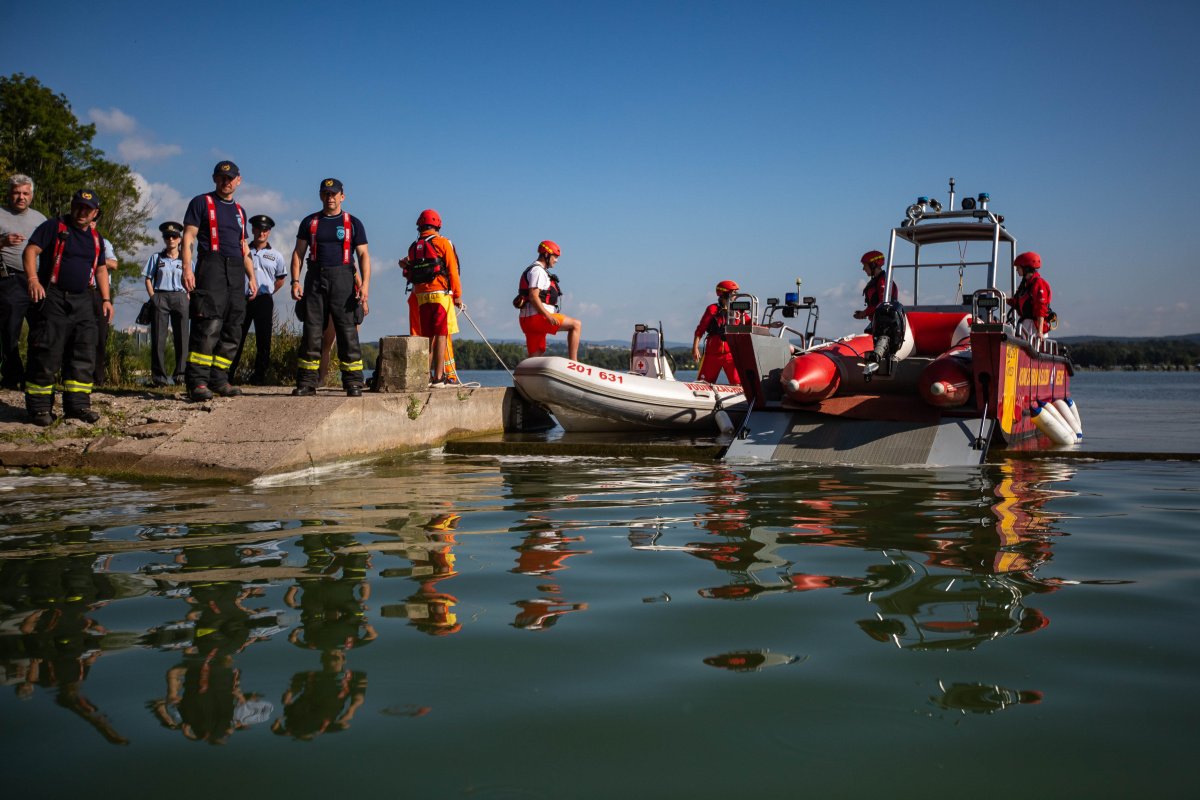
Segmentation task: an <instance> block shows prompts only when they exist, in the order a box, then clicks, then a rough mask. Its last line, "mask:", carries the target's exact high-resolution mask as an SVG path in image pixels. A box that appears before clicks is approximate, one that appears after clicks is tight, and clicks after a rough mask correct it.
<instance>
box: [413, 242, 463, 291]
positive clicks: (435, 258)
mask: <svg viewBox="0 0 1200 800" xmlns="http://www.w3.org/2000/svg"><path fill="white" fill-rule="evenodd" d="M435 238H437V234H436V233H431V234H429V235H428V236H422V237H421V238H420V239H417V240H416V241H415V242H413V243H412V244H410V245H409V246H408V266H407V267H405V268H404V279H405V280H406V281H408V282H409V283H413V284H417V283H429V282H430V281H433V280H436V279H437V278H442V277H444V278H446V280H447V281H448V280H450V268H449V267H447V266H446V259H445V258H444V257H443V256H442V254H441V253H439V252H438V251H437V248H436V247H434V246H433V240H434V239H435ZM447 241H449V240H447ZM453 246H454V245H451V247H453Z"/></svg>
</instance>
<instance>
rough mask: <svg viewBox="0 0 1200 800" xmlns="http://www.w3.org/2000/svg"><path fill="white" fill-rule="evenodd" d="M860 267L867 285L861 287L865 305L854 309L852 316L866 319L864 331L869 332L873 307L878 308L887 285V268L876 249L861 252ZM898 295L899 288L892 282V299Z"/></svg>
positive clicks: (873, 316)
mask: <svg viewBox="0 0 1200 800" xmlns="http://www.w3.org/2000/svg"><path fill="white" fill-rule="evenodd" d="M862 268H863V272H865V273H867V285H866V286H864V287H863V300H864V301H866V304H867V307H866V308H864V309H863V310H862V311H855V312H854V318H855V319H865V320H867V321H868V322H867V329H866V330H865V331H864V333H870V332H871V327H872V326H873V325H874V320H875V309H877V308H879V304H880V303H882V302H883V290H884V287H886V286H887V270H885V269H884V268H883V253H881V252H879V251H878V250H870V251H868V252H866V253H863V257H862ZM899 297H900V290H899V289H897V288H896V284H895V283H893V284H892V300H893V301H895V300H897V299H898V298H899Z"/></svg>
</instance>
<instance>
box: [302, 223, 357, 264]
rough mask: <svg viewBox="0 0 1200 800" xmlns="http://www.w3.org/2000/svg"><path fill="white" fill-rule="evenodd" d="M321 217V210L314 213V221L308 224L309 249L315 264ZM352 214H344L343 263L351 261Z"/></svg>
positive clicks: (310, 256)
mask: <svg viewBox="0 0 1200 800" xmlns="http://www.w3.org/2000/svg"><path fill="white" fill-rule="evenodd" d="M320 219H321V212H319V211H318V212H317V213H316V214H313V218H312V223H311V224H309V226H308V249H309V250H310V251H311V253H310V255H309V258H310V259H311V260H312V262H313V263H314V264H315V263H316V262H317V222H318V221H319V220H320ZM350 230H351V228H350V215H349V214H347V213H344V212H343V214H342V263H343V264H349V263H350Z"/></svg>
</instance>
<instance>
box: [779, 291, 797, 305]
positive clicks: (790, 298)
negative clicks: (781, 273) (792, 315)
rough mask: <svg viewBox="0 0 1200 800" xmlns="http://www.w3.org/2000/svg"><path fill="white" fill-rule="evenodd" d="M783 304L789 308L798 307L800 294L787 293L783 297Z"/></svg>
mask: <svg viewBox="0 0 1200 800" xmlns="http://www.w3.org/2000/svg"><path fill="white" fill-rule="evenodd" d="M783 302H784V303H786V304H787V305H789V306H798V305H800V293H799V292H788V293H787V294H785V295H784V296H783Z"/></svg>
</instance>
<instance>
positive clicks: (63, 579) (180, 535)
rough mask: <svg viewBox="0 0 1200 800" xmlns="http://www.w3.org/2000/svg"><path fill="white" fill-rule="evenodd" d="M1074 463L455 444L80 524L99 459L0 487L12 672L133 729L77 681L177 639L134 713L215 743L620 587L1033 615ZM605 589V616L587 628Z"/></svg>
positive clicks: (753, 659)
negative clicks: (629, 457)
mask: <svg viewBox="0 0 1200 800" xmlns="http://www.w3.org/2000/svg"><path fill="white" fill-rule="evenodd" d="M389 469H390V470H391V471H389ZM431 476H432V477H431ZM1073 476H1074V473H1073V471H1072V470H1071V469H1069V468H1065V467H1062V466H1054V465H1046V464H1029V463H1014V464H1006V465H1002V466H999V467H989V468H987V469H984V470H977V471H971V472H963V473H936V472H925V471H913V472H903V471H900V472H871V471H866V470H858V471H856V470H847V469H833V468H822V469H813V470H797V469H791V468H789V469H776V468H761V469H745V470H730V469H725V468H721V467H711V466H707V465H694V464H692V465H688V464H663V465H641V466H636V467H630V466H629V465H622V464H616V465H614V464H612V463H609V462H596V463H584V462H581V463H567V464H564V463H559V462H549V463H538V462H534V463H508V462H503V461H501V462H495V461H489V460H479V461H471V460H469V459H464V460H462V461H453V462H434V461H425V462H421V463H420V464H419V465H418V466H415V467H414V466H411V465H408V464H407V463H401V464H398V465H395V466H393V467H391V468H388V467H380V468H379V469H378V470H377V472H376V473H375V474H370V475H365V476H355V477H354V478H353V479H350V478H347V479H346V480H344V481H343V482H340V483H335V485H332V486H325V487H315V488H314V487H310V486H281V487H271V488H267V489H257V490H254V491H248V490H245V489H229V490H228V491H227V493H225V494H222V493H221V492H222V491H225V490H223V489H222V490H215V489H213V488H211V487H175V488H170V487H154V488H146V489H143V490H142V494H143V496H141V497H133V495H136V491H135V489H134V488H133V487H128V486H124V485H123V486H122V487H121V488H120V490H119V492H118V493H117V494H118V495H119V497H120V502H117V500H114V499H110V500H108V501H106V502H108V503H109V504H108V505H105V504H104V502H99V503H97V504H95V508H94V509H93V512H92V513H94V514H95V515H96V516H97V518H96V519H91V520H87V521H85V522H82V523H80V524H66V523H65V522H64V520H71V519H74V518H76V517H78V516H79V513H80V512H79V511H78V508H79V506H80V505H81V504H83V502H84V501H87V502H92V500H91V498H92V496H93V495H92V494H87V493H97V494H99V493H101V490H100V488H99V487H97V486H96V485H95V484H93V483H87V484H81V485H79V486H75V485H67V484H55V486H54V488H53V490H51V489H48V488H47V487H46V486H41V487H39V488H38V492H41V493H43V495H44V496H43V497H42V498H41V500H40V501H39V502H41V503H42V505H44V506H46V508H45V510H44V513H43V515H42V516H41V517H39V518H36V519H27V518H24V517H22V516H21V514H19V513H17V511H16V510H14V509H21V508H25V507H28V506H29V505H30V504H31V503H33V500H32V499H31V496H30V495H28V494H22V493H21V492H29V491H33V490H32V489H30V488H23V489H21V490H20V491H15V490H14V491H13V492H10V493H9V495H8V496H5V497H4V498H3V501H4V502H7V503H9V507H7V508H0V511H2V512H6V513H8V516H7V517H4V516H3V514H2V513H0V520H2V519H7V520H8V521H9V524H8V526H7V527H5V526H4V525H3V524H2V523H0V534H3V536H4V547H5V548H6V549H5V550H4V551H2V554H0V670H2V675H3V679H4V683H5V685H8V686H13V687H14V690H15V696H17V697H21V698H29V699H30V700H31V701H32V702H34V703H36V702H37V701H38V697H39V695H43V694H44V695H45V696H48V697H52V698H53V701H54V703H55V704H56V705H57V706H59V707H63V708H66V709H68V710H69V711H71V712H72V713H73V714H74V715H76V716H78V717H80V718H81V719H83V720H84V721H86V722H87V723H88V724H89V725H91V726H92V727H93V728H95V729H96V730H97V731H98V732H99V733H100V734H101V736H102V737H103V738H104V739H105V740H107V741H109V742H112V743H115V744H124V743H126V742H127V739H126V738H125V736H123V735H122V733H119V732H118V731H117V730H116V729H115V727H114V725H113V724H112V723H111V722H110V719H109V717H108V716H106V715H105V714H104V713H102V712H101V710H100V709H99V708H97V706H96V704H95V703H94V702H92V701H91V700H89V699H87V696H86V693H85V692H84V691H83V689H84V687H85V683H84V681H85V680H87V678H88V676H89V674H90V673H91V672H92V671H93V670H94V668H95V665H96V663H97V660H98V659H99V657H100V656H101V655H103V654H105V653H107V652H111V651H113V650H118V649H120V650H135V651H143V652H145V653H146V654H147V656H149V655H151V654H168V657H169V659H170V660H169V661H166V662H165V663H160V662H159V661H157V660H151V659H150V658H146V659H144V660H143V661H137V660H136V659H130V660H129V661H127V662H126V663H127V664H131V665H132V666H131V668H130V671H129V677H128V680H129V681H131V682H134V683H144V684H145V687H146V688H145V689H144V690H141V692H140V694H139V700H138V703H139V704H140V705H139V706H138V714H139V715H140V717H141V719H142V720H143V721H146V720H147V713H146V711H145V710H144V709H143V708H142V706H143V705H144V706H145V707H146V708H148V709H149V716H150V718H152V719H153V721H154V722H153V723H150V727H151V728H152V729H154V730H156V731H157V730H159V729H160V728H161V729H166V730H169V731H172V732H173V733H172V737H173V738H175V739H176V740H178V739H179V738H180V737H184V738H187V739H189V740H194V741H201V742H207V743H210V744H214V745H221V744H230V743H237V742H240V741H244V740H246V739H248V738H250V735H251V734H250V733H249V732H250V731H252V730H253V729H255V728H256V727H257V728H258V729H259V730H261V731H264V732H265V730H267V729H268V728H269V730H271V731H272V732H273V733H274V734H277V735H278V736H279V737H283V738H286V739H292V740H314V739H318V738H319V737H320V736H321V735H322V734H326V733H336V732H341V731H348V730H351V729H352V728H353V729H358V728H363V727H367V726H366V725H365V724H360V725H358V726H355V724H354V723H355V721H356V720H361V719H362V714H363V713H364V709H370V707H371V704H372V703H374V704H376V706H375V712H377V713H382V714H386V715H389V716H401V717H420V716H423V715H425V714H427V713H428V712H429V710H430V708H431V707H432V705H433V704H432V703H429V704H426V703H424V702H422V703H407V702H403V703H397V702H396V701H397V699H398V698H396V697H394V696H385V695H384V693H383V692H382V691H381V690H380V689H379V688H378V687H379V686H380V685H385V684H386V680H387V679H388V676H382V677H383V679H384V682H385V683H384V684H381V683H379V680H380V677H381V676H380V674H379V671H378V670H381V669H385V668H386V669H389V670H394V669H397V667H395V666H394V664H393V663H392V662H391V661H390V660H389V659H391V658H394V657H395V656H396V653H397V652H400V651H401V650H402V649H399V650H398V649H397V648H395V647H393V645H394V643H395V642H396V641H397V640H398V639H400V638H401V637H405V636H409V637H411V638H410V639H409V640H407V641H406V646H407V647H411V648H412V649H413V650H414V651H416V652H419V653H421V654H422V656H423V657H426V658H427V659H428V662H427V663H428V664H433V665H435V666H434V667H433V670H434V671H435V672H436V671H437V669H438V667H437V666H436V665H438V664H440V663H442V661H441V659H442V658H444V657H445V656H444V654H445V653H446V652H449V651H447V650H444V649H440V648H446V647H453V648H465V649H462V650H455V651H454V652H465V653H468V654H469V653H471V650H470V648H471V647H478V646H480V642H484V641H502V642H504V643H505V646H507V647H511V648H514V649H515V650H517V651H519V650H520V648H522V647H526V646H532V647H539V646H541V645H539V644H532V643H533V642H535V641H536V642H547V641H550V642H557V641H561V640H558V639H554V638H552V637H555V636H558V635H560V634H564V633H566V634H568V635H569V634H571V633H578V632H580V631H591V634H590V635H599V636H602V637H608V641H609V642H611V641H612V640H613V638H612V637H619V636H620V635H623V634H622V633H621V632H622V631H623V630H625V629H631V630H632V629H636V628H637V625H638V624H639V619H638V618H636V617H633V616H630V615H633V614H646V615H651V614H667V615H672V614H674V615H676V616H672V617H670V618H671V619H672V620H676V621H679V622H680V626H679V630H680V631H683V632H681V633H676V632H675V631H674V630H673V629H671V628H670V627H664V628H661V629H657V628H656V630H663V631H665V633H664V634H663V639H664V646H665V643H666V642H669V641H671V637H673V636H681V637H682V636H685V635H687V634H686V633H684V632H686V631H689V630H695V631H706V632H709V633H713V632H715V633H716V634H718V635H720V636H725V637H726V638H727V639H734V638H736V635H738V634H739V630H738V629H736V627H735V628H733V629H730V630H728V631H727V624H726V621H725V619H724V617H722V616H721V615H723V614H726V613H727V612H728V611H729V610H736V611H739V612H743V613H745V614H746V616H744V617H742V618H741V619H742V621H745V620H749V619H760V618H761V619H763V620H772V619H775V618H774V617H773V616H772V615H773V614H779V613H781V612H780V609H781V608H787V609H790V612H789V613H791V614H797V613H798V612H800V613H802V614H803V615H807V616H808V617H809V618H810V619H818V618H820V619H821V620H823V621H826V620H827V621H831V622H832V623H833V624H835V625H836V626H837V627H838V628H839V629H840V630H842V631H843V632H844V633H845V634H846V636H847V638H853V639H854V640H855V642H858V641H861V640H862V636H863V634H865V635H866V636H868V637H870V639H871V640H874V641H877V642H881V643H887V644H890V645H893V646H897V647H900V648H904V649H907V650H910V651H913V652H920V651H933V650H971V649H975V648H978V647H979V646H980V645H981V644H984V643H993V642H999V641H1001V640H1003V639H1005V638H1006V637H1009V636H1010V635H1020V634H1026V633H1034V632H1039V631H1043V630H1045V629H1046V628H1047V626H1048V625H1049V615H1048V614H1047V613H1045V612H1044V611H1043V610H1042V608H1041V606H1042V598H1043V597H1044V596H1046V595H1049V594H1052V593H1054V592H1057V591H1060V590H1062V589H1064V588H1065V587H1068V586H1071V585H1073V583H1075V582H1073V581H1065V580H1060V579H1057V578H1054V577H1049V576H1046V575H1043V574H1041V573H1042V572H1043V571H1044V570H1045V569H1046V568H1047V565H1048V564H1050V562H1051V561H1052V559H1053V546H1054V543H1055V541H1056V540H1057V537H1059V536H1061V535H1063V533H1064V531H1062V530H1061V528H1062V523H1063V520H1064V518H1063V516H1062V514H1061V513H1060V512H1056V511H1055V510H1054V508H1053V504H1052V503H1051V501H1052V500H1054V499H1056V498H1062V497H1065V496H1069V495H1070V494H1071V493H1070V492H1069V491H1067V490H1065V489H1063V488H1058V487H1061V486H1065V485H1067V484H1069V482H1070V481H1071V480H1072V478H1073ZM417 481H433V487H432V488H431V489H430V490H429V491H427V492H421V491H418V489H419V488H420V486H419V484H418V485H417V487H416V488H414V485H413V484H414V482H417ZM23 486H26V485H24V484H23ZM55 492H59V493H61V494H55ZM81 493H83V494H81ZM84 495H86V497H85V496H84ZM2 505H3V504H2V503H0V506H2ZM72 509H74V510H72ZM463 565H467V566H463ZM668 589H669V590H670V591H669V592H668V591H667V590H668ZM373 595H374V597H375V598H376V599H375V601H374V603H372V596H373ZM672 597H675V598H676V599H685V600H686V599H687V598H691V600H692V603H691V604H688V603H686V602H682V603H667V601H670V600H671V599H672ZM697 597H699V598H701V599H700V600H699V601H697V600H696V598H697ZM134 598H140V600H141V601H142V603H141V604H140V605H138V606H136V609H137V614H134V612H133V611H132V610H131V611H130V614H131V617H130V618H134V617H137V618H139V619H142V617H138V616H137V615H138V614H140V615H143V617H144V615H146V614H152V615H153V621H152V622H150V624H146V622H147V621H146V620H143V623H142V624H145V627H138V628H137V629H135V630H128V631H124V630H117V631H113V630H108V629H106V628H105V627H104V626H103V625H101V624H100V621H99V617H100V615H101V613H100V612H101V611H102V610H103V609H105V607H106V606H107V607H110V609H111V607H112V606H114V605H119V604H121V603H122V602H124V601H129V600H132V599H134ZM767 598H770V599H767ZM627 601H629V602H627ZM710 601H738V603H739V604H736V605H735V604H731V603H727V604H721V603H714V602H710ZM758 601H761V602H758ZM748 603H753V605H749V604H748ZM664 604H665V605H664ZM372 605H375V606H376V608H375V610H374V611H372ZM464 607H465V608H470V609H472V612H471V613H470V614H464V613H463V612H462V611H461V610H460V609H461V608H464ZM589 609H593V611H592V613H589V614H588V615H584V616H577V617H573V618H571V619H570V620H569V621H568V622H567V624H562V625H560V624H559V623H560V622H562V621H563V618H564V617H567V616H568V615H571V614H575V613H577V612H582V611H586V610H589ZM631 609H632V610H631ZM677 609H678V610H677ZM598 611H602V612H603V613H596V612H598ZM618 615H619V616H618ZM759 615H761V617H760V616H759ZM593 616H594V617H596V618H599V619H603V620H604V621H605V622H606V623H607V625H608V626H609V628H608V629H607V630H605V631H603V632H600V633H597V629H596V628H595V627H594V620H593ZM115 618H123V617H120V615H115V616H114V619H115ZM662 618H663V619H665V618H666V617H662ZM718 618H720V619H722V622H721V623H719V624H718V623H710V621H709V620H710V619H712V620H715V619H718ZM656 619H657V618H656ZM585 621H586V622H587V623H588V624H587V625H584V624H582V623H584V622H585ZM464 622H469V623H471V624H470V629H469V630H468V629H464ZM789 624H790V623H789ZM745 627H747V628H749V627H752V626H745ZM787 629H788V627H787V625H782V626H779V627H777V628H776V630H787ZM528 631H533V632H539V633H542V634H543V635H542V636H538V637H526V636H524V633H525V632H528ZM451 634H455V635H454V636H453V637H451ZM509 636H511V637H515V638H513V639H507V638H504V637H509ZM447 637H451V638H447ZM375 642H380V644H376V645H375V646H374V647H373V648H371V649H370V650H366V648H367V646H368V645H371V644H373V643H375ZM526 642H528V643H530V644H529V645H527V644H526ZM767 643H768V642H767V641H764V640H752V641H748V642H747V641H728V642H722V643H721V644H718V645H716V646H712V645H711V644H706V645H705V646H704V647H703V649H698V650H697V649H696V648H690V649H689V650H688V652H689V655H688V659H689V660H690V662H691V663H693V664H695V663H697V662H698V661H701V660H702V662H703V664H705V665H708V666H711V667H716V668H718V669H721V670H727V671H735V672H745V673H758V672H760V671H763V670H766V669H767V668H770V667H775V666H786V665H791V664H797V663H800V662H801V661H803V660H805V659H807V658H808V657H809V656H804V657H801V656H797V655H788V654H787V652H789V651H790V652H794V651H795V650H796V649H799V648H800V647H805V648H806V646H805V645H799V646H795V647H790V646H788V645H787V644H786V643H784V644H782V645H779V646H777V648H776V646H775V645H774V642H770V643H771V644H772V645H773V646H772V648H767V647H765V646H759V645H765V644H767ZM866 646H867V647H869V648H871V649H872V650H875V649H877V648H874V647H873V646H872V645H870V643H869V642H868V643H866ZM389 647H391V649H388V648H389ZM251 648H253V655H254V659H253V661H251V660H249V658H248V657H247V656H246V653H247V652H248V650H250V649H251ZM612 649H614V650H615V649H617V648H612ZM638 649H639V648H638V647H629V648H627V650H628V651H636V650H638ZM380 650H384V651H385V652H386V654H387V655H386V656H385V655H384V654H381V653H379V651H380ZM781 651H783V652H781ZM704 653H715V655H708V656H707V657H703V656H702V655H701V654H704ZM372 654H376V655H372ZM468 657H470V656H468ZM548 657H549V656H548ZM239 662H241V663H239ZM245 663H250V664H252V665H254V670H255V671H254V674H250V675H243V673H242V670H243V664H245ZM381 665H386V666H381ZM425 668H426V669H429V668H428V667H425ZM164 669H165V674H164ZM368 671H370V672H371V674H372V676H373V677H374V678H375V679H376V681H377V683H376V684H375V686H376V688H373V689H372V693H371V694H370V695H369V694H368V692H367V685H368V681H367V673H368ZM705 671H706V672H712V671H710V670H705ZM713 674H715V673H713ZM772 674H776V673H775V672H774V671H773V672H772ZM780 674H786V671H783V672H782V673H780ZM1039 698H1040V695H1038V694H1037V692H1034V691H1032V690H1021V691H1017V692H1013V691H1011V690H1008V689H1005V688H1002V687H999V686H996V685H993V684H990V683H987V682H983V681H981V682H978V683H953V684H949V688H946V687H942V691H941V693H940V694H939V695H937V696H936V699H934V700H933V702H934V703H935V704H936V705H937V706H938V707H940V708H943V709H957V710H963V711H981V712H990V711H994V710H999V709H1002V708H1006V707H1010V706H1012V705H1014V704H1028V703H1032V702H1036V700H1037V699H1039ZM399 699H405V700H407V699H409V698H399ZM268 738H272V737H268Z"/></svg>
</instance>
